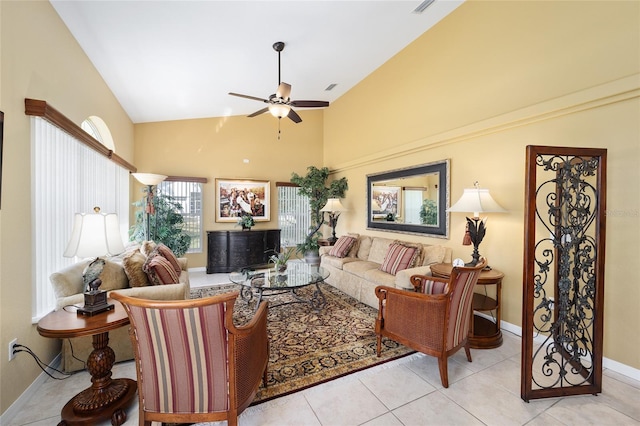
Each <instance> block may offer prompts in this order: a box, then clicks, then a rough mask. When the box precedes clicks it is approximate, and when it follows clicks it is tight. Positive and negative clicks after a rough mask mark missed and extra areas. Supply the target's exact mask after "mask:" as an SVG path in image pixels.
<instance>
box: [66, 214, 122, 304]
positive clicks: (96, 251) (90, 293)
mask: <svg viewBox="0 0 640 426" xmlns="http://www.w3.org/2000/svg"><path fill="white" fill-rule="evenodd" d="M93 211H94V213H89V214H86V213H76V214H75V216H74V219H73V230H72V232H71V238H70V239H69V243H68V244H67V248H66V250H65V251H64V254H63V256H64V257H74V256H77V257H81V258H86V257H95V258H96V259H95V260H94V261H92V262H91V263H89V264H88V265H87V267H86V268H85V270H84V271H83V273H82V280H83V282H84V286H85V288H84V306H83V307H82V308H78V313H79V314H82V315H89V316H93V315H95V314H98V313H100V312H104V311H108V310H111V309H113V305H112V304H108V303H107V292H106V291H104V290H99V289H98V288H99V287H100V284H102V280H101V279H100V278H99V277H100V274H101V273H102V269H103V268H104V265H105V260H104V259H102V258H100V256H113V255H116V254H119V253H122V252H123V251H124V245H123V244H122V237H121V236H120V225H119V222H118V216H117V215H116V214H115V213H109V214H103V213H100V207H94V209H93Z"/></svg>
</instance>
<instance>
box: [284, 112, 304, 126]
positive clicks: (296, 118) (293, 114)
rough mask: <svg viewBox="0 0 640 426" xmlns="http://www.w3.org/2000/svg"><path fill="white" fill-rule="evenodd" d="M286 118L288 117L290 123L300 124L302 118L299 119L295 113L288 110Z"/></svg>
mask: <svg viewBox="0 0 640 426" xmlns="http://www.w3.org/2000/svg"><path fill="white" fill-rule="evenodd" d="M287 117H289V118H290V119H291V121H293V122H294V123H300V122H301V121H302V118H300V116H299V115H298V113H297V112H295V111H294V110H293V109H290V110H289V115H287Z"/></svg>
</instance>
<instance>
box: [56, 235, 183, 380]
mask: <svg viewBox="0 0 640 426" xmlns="http://www.w3.org/2000/svg"><path fill="white" fill-rule="evenodd" d="M150 252H151V250H149V251H146V252H145V250H142V251H141V250H140V246H138V245H134V246H130V247H128V248H127V250H126V251H125V253H123V254H121V255H119V256H116V257H110V258H107V259H106V260H107V261H106V263H105V267H104V269H103V272H102V274H101V275H100V278H101V279H102V285H101V286H100V289H101V290H107V291H108V293H107V296H108V294H109V293H110V292H111V291H113V290H117V291H118V293H121V294H124V295H127V296H134V297H140V298H145V299H154V300H177V299H188V298H189V297H190V291H191V288H190V285H189V272H188V271H187V259H186V258H178V259H177V261H178V263H179V265H180V268H181V272H180V276H179V282H178V283H177V284H163V285H153V284H151V283H150V282H149V280H148V276H147V274H145V272H144V271H143V270H142V267H143V265H144V263H145V261H146V254H149V253H150ZM143 253H145V254H143ZM91 260H92V259H88V260H84V261H81V262H78V263H76V264H74V265H71V266H68V267H67V268H64V269H62V270H61V271H58V272H54V273H53V274H51V276H50V277H49V280H50V281H51V284H52V285H53V290H54V293H55V296H56V310H58V309H63V308H69V307H74V306H82V305H83V304H84V295H83V291H84V289H83V287H84V284H83V280H82V273H83V271H84V268H85V267H86V266H87V264H88V263H89V262H91ZM125 266H126V268H125ZM176 275H177V274H176ZM132 284H133V285H132ZM116 303H117V302H116ZM72 309H73V308H72ZM128 330H129V327H121V328H118V329H116V330H113V331H111V332H109V346H110V347H111V348H112V349H113V351H114V352H115V355H116V362H120V361H126V360H130V359H133V358H134V354H133V348H132V347H131V342H130V340H129V333H128ZM92 350H93V346H92V339H91V337H76V338H73V339H63V341H62V368H63V369H64V371H67V372H71V371H77V370H82V369H84V368H85V362H86V360H87V358H88V356H89V354H90V353H91V351H92Z"/></svg>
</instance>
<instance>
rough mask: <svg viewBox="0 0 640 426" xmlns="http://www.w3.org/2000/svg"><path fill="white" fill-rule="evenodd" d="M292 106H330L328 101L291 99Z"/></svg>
mask: <svg viewBox="0 0 640 426" xmlns="http://www.w3.org/2000/svg"><path fill="white" fill-rule="evenodd" d="M291 106H294V107H298V108H324V107H328V106H329V102H327V101H291Z"/></svg>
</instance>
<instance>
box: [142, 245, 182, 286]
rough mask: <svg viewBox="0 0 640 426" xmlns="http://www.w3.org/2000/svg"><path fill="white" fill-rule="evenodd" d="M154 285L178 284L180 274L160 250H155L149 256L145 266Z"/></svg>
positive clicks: (144, 268)
mask: <svg viewBox="0 0 640 426" xmlns="http://www.w3.org/2000/svg"><path fill="white" fill-rule="evenodd" d="M142 269H143V270H144V271H145V272H146V273H147V276H148V277H149V281H150V282H151V283H152V284H153V285H163V284H177V283H178V282H180V275H179V273H178V272H176V270H175V268H174V267H173V266H172V265H171V263H170V262H169V261H168V260H167V259H165V258H164V257H163V256H161V255H160V254H159V253H158V252H153V253H151V255H150V256H149V257H148V258H147V261H146V262H145V264H144V266H143V268H142Z"/></svg>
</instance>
